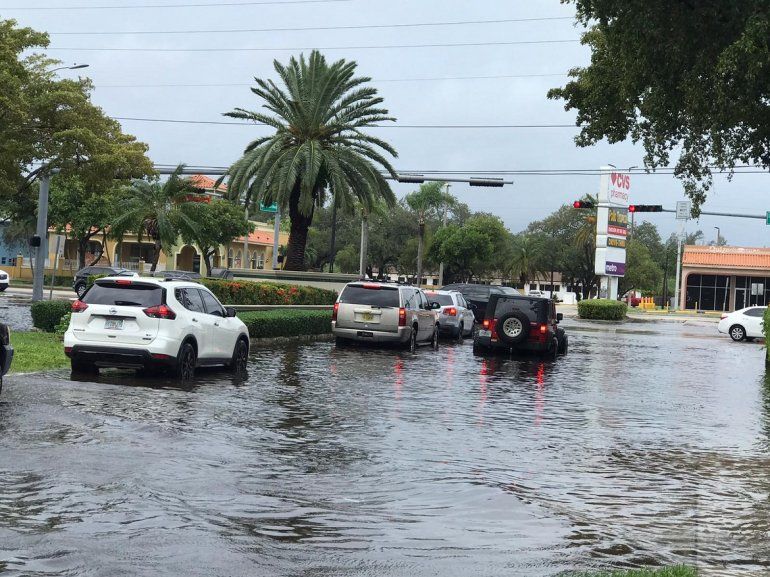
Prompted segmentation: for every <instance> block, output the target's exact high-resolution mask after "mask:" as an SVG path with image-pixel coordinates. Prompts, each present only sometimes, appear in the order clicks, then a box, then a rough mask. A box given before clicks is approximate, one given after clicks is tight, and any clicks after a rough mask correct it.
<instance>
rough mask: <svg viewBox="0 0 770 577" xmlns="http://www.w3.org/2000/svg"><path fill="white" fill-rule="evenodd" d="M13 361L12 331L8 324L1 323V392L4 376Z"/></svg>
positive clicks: (0, 390)
mask: <svg viewBox="0 0 770 577" xmlns="http://www.w3.org/2000/svg"><path fill="white" fill-rule="evenodd" d="M11 361H13V347H12V346H11V331H10V329H8V325H6V324H4V323H0V392H2V390H3V377H4V376H5V374H6V373H7V372H8V371H9V370H10V368H11Z"/></svg>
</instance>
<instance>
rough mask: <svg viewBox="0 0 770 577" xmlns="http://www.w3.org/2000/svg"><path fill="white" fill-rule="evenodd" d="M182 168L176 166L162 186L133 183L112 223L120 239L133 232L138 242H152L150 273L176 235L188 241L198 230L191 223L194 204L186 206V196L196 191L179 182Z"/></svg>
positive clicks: (184, 180)
mask: <svg viewBox="0 0 770 577" xmlns="http://www.w3.org/2000/svg"><path fill="white" fill-rule="evenodd" d="M183 169H184V165H179V166H178V167H177V168H176V170H174V172H173V173H172V174H171V176H169V178H168V180H167V181H166V182H164V183H160V182H158V181H147V180H135V181H134V182H133V184H132V185H131V187H130V188H129V189H128V190H127V191H126V193H127V196H126V199H125V201H124V202H123V203H122V206H121V214H120V215H119V216H118V217H117V218H115V220H114V222H113V226H112V229H113V234H114V235H115V236H116V237H117V238H122V236H123V235H125V234H126V233H127V232H129V231H131V232H135V233H136V234H137V236H138V237H139V240H140V241H141V240H142V238H143V237H147V238H149V239H151V240H152V241H153V244H154V248H155V250H154V253H153V259H152V267H151V268H150V270H151V271H153V272H154V271H155V270H156V269H157V267H158V259H159V258H160V253H161V252H162V251H166V253H167V254H168V252H169V251H170V250H171V247H172V246H173V245H174V244H175V243H176V240H177V238H179V236H180V235H187V236H188V238H191V237H192V236H193V235H194V234H195V231H196V230H197V228H198V225H197V223H196V222H195V217H196V212H195V209H196V206H197V205H198V203H197V202H190V201H189V197H190V195H196V194H198V192H197V189H196V188H195V187H194V186H193V185H192V184H190V182H188V181H187V180H186V179H184V178H182V177H181V175H182V170H183Z"/></svg>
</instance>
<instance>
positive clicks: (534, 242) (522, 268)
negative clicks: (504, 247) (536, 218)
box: [509, 234, 547, 289]
mask: <svg viewBox="0 0 770 577" xmlns="http://www.w3.org/2000/svg"><path fill="white" fill-rule="evenodd" d="M538 241H539V239H538V238H536V237H535V236H533V235H528V234H521V235H518V236H515V237H514V238H513V250H512V251H511V261H510V269H509V270H510V275H511V281H517V282H519V283H521V284H522V285H524V288H525V289H526V287H527V285H528V284H529V281H530V280H531V279H533V278H536V277H537V276H538V275H539V274H541V273H543V274H544V273H545V272H546V269H547V267H546V266H544V263H543V256H544V255H543V245H542V243H541V242H538Z"/></svg>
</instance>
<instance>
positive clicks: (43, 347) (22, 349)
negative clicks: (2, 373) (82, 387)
mask: <svg viewBox="0 0 770 577" xmlns="http://www.w3.org/2000/svg"><path fill="white" fill-rule="evenodd" d="M11 345H13V349H14V354H13V363H11V371H10V372H11V373H33V372H35V371H45V370H50V369H63V368H66V367H69V359H68V358H67V357H66V356H64V345H63V344H62V342H61V339H60V338H59V337H57V336H56V335H54V334H50V333H19V332H12V333H11Z"/></svg>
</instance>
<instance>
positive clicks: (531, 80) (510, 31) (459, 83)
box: [0, 0, 770, 246]
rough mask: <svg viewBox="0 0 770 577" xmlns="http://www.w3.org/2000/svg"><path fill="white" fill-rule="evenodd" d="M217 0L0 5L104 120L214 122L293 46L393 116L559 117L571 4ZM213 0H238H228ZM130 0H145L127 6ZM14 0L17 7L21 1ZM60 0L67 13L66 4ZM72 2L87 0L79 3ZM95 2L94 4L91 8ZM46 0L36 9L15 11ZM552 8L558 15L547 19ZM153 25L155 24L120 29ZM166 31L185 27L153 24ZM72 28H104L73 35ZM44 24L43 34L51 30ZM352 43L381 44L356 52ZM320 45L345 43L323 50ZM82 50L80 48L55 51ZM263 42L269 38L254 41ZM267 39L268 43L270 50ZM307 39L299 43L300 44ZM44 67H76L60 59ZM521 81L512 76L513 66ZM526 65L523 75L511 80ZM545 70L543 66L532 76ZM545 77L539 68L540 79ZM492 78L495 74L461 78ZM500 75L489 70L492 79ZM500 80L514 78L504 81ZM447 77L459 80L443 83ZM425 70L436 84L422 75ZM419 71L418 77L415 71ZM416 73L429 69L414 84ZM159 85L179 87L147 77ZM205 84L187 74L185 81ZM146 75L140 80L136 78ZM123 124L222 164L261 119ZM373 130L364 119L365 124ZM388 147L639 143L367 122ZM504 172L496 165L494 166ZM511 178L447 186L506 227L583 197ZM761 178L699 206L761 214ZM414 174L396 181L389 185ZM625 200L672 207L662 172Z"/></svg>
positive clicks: (186, 156)
mask: <svg viewBox="0 0 770 577" xmlns="http://www.w3.org/2000/svg"><path fill="white" fill-rule="evenodd" d="M265 1H266V0H261V2H263V3H262V4H258V3H257V2H252V3H251V4H250V5H246V3H245V0H226V1H223V2H220V3H217V5H216V6H194V7H192V6H186V7H179V6H177V7H161V8H158V7H147V6H148V5H154V6H157V5H159V4H160V5H168V4H214V3H215V1H214V0H124V1H123V2H122V4H121V6H122V7H119V8H116V9H105V8H103V7H105V6H118V3H117V2H115V0H1V1H0V17H2V18H14V19H16V20H17V21H18V22H19V23H20V24H23V25H27V26H31V27H33V28H35V29H38V30H43V31H47V32H49V33H51V50H50V52H49V53H50V55H51V56H53V57H56V58H59V59H61V60H63V61H64V62H66V63H74V62H78V63H80V62H84V63H88V64H90V67H89V68H88V69H87V70H82V71H79V72H83V73H87V75H88V76H89V77H90V78H92V79H93V82H94V84H95V87H96V88H95V91H94V95H93V98H94V101H95V102H96V103H97V104H99V105H100V106H102V107H103V108H104V110H105V112H106V113H107V114H109V115H111V116H115V117H137V118H152V119H180V120H200V121H215V122H216V121H227V120H228V119H226V118H223V117H222V116H221V113H223V112H226V111H229V110H231V109H233V108H234V107H243V108H247V109H256V108H258V107H259V102H258V101H257V99H256V97H255V96H254V95H253V94H252V93H251V92H250V91H249V89H248V86H249V83H251V82H252V79H253V77H254V76H258V77H272V78H275V73H274V70H273V67H272V61H273V59H279V60H281V61H286V60H287V59H288V58H289V56H290V55H292V54H299V53H300V52H301V49H308V48H312V47H318V48H325V50H323V52H324V53H325V54H326V55H327V58H329V59H337V58H346V59H354V60H356V61H357V62H358V63H359V72H360V74H362V75H367V76H371V77H372V78H373V82H374V84H375V86H377V88H378V89H379V90H380V93H381V94H382V96H383V97H384V98H385V103H386V106H387V107H388V108H389V109H390V111H391V113H392V114H393V115H394V116H395V117H397V119H398V124H400V125H415V124H419V125H426V124H427V125H457V124H483V125H512V124H514V125H515V124H529V125H531V124H573V122H574V116H573V115H572V114H571V113H567V112H565V111H564V109H563V104H562V103H561V102H557V101H549V100H547V99H546V96H545V95H546V92H547V90H548V89H549V88H551V87H554V86H558V85H560V84H563V83H564V82H565V81H566V72H567V70H568V69H569V68H570V67H573V66H580V65H585V64H587V63H588V61H589V56H590V54H589V51H588V50H587V49H586V48H585V47H583V46H581V45H580V44H579V43H578V42H576V40H577V39H578V38H579V34H580V29H579V28H577V27H576V26H575V24H574V21H573V19H572V16H573V14H574V12H573V9H572V6H571V5H566V6H565V5H562V4H560V3H559V1H558V0H474V1H473V2H468V1H467V0H420V1H419V2H416V1H414V0H410V1H408V0H387V1H385V0H340V1H336V2H329V1H325V0H315V1H312V2H296V0H295V2H292V0H282V1H276V2H273V3H272V4H267V3H264V2H265ZM227 4H241V5H240V6H237V5H236V6H234V5H229V6H228V5H227ZM141 6H145V7H141ZM22 7H24V8H25V9H22ZM73 7H75V9H73ZM85 7H87V9H86V8H85ZM99 7H102V8H99ZM30 8H46V9H30ZM560 17H561V19H559V18H560ZM532 18H548V20H534V21H533V20H530V21H521V22H498V23H486V24H461V25H440V26H420V27H398V28H367V29H346V30H302V31H297V30H294V31H280V32H278V31H276V32H246V33H235V32H229V33H217V31H218V30H219V31H221V30H231V29H264V28H272V29H275V28H307V27H335V26H361V25H367V26H371V25H389V24H415V23H422V24H424V23H446V22H459V21H479V20H511V19H532ZM138 31H143V32H151V31H160V32H166V33H165V34H136V32H138ZM170 31H192V32H190V33H185V34H169V33H168V32H170ZM73 32H118V33H119V34H106V35H102V34H99V35H95V34H92V35H81V34H62V33H73ZM56 33H59V34H56ZM545 40H548V41H553V40H574V41H575V42H559V43H540V44H508V45H505V44H496V45H485V46H467V45H466V46H455V47H435V46H433V47H419V48H405V47H397V48H394V47H393V46H394V45H401V46H403V45H414V44H421V45H425V44H448V43H455V44H468V43H495V42H496V43H501V42H505V43H510V42H522V41H545ZM367 46H370V47H371V46H390V48H370V49H366V48H363V47H367ZM332 47H350V48H346V49H334V50H332V49H330V48H332ZM73 48H88V49H90V50H88V51H86V50H71V49H73ZM105 48H112V49H115V48H121V49H126V48H143V49H154V48H161V49H166V50H168V49H186V48H190V49H197V50H199V49H225V48H257V49H259V50H253V51H211V52H205V51H195V52H184V51H181V52H180V51H114V50H112V51H107V50H101V49H105ZM266 49H269V50H266ZM272 49H278V50H272ZM307 51H308V50H305V52H307ZM60 74H62V75H70V74H73V75H74V74H77V72H75V71H63V72H61V73H60ZM521 75H524V77H515V76H521ZM526 75H536V76H526ZM546 75H548V76H546ZM551 75H552V76H551ZM478 76H494V77H497V78H488V79H478V78H476V79H468V78H467V77H478ZM503 76H504V77H505V78H501V77H503ZM512 76H514V77H512ZM457 77H466V78H462V79H458V78H457ZM436 78H438V80H436ZM415 79H423V80H415ZM426 79H429V80H426ZM159 84H165V85H168V84H172V85H188V86H161V87H159V86H157V85H159ZM196 84H198V85H200V84H205V85H210V86H189V85H196ZM148 85H154V86H148ZM122 124H123V128H124V130H125V131H126V132H129V133H132V134H134V135H136V136H137V137H138V138H139V139H140V140H143V141H145V142H147V143H148V144H149V145H150V156H151V158H152V160H153V161H155V162H156V163H160V164H176V163H178V162H184V163H186V164H188V165H207V166H225V165H229V164H230V163H232V162H233V161H234V160H235V159H236V158H237V157H238V156H239V155H240V153H241V152H242V151H243V148H244V146H245V145H246V144H247V143H248V142H249V141H250V140H251V139H253V138H255V137H256V136H258V135H260V134H263V133H264V132H265V130H266V129H265V128H263V127H251V126H227V125H205V124H197V125H196V124H170V123H151V122H139V121H134V120H125V121H122ZM373 132H375V131H373ZM376 134H377V135H378V136H381V137H383V138H385V139H387V140H388V141H390V142H391V143H392V144H393V145H394V146H395V148H396V149H397V150H398V152H399V158H398V159H396V160H395V161H394V165H395V166H396V168H397V169H398V170H400V171H416V172H420V171H437V170H442V171H510V170H540V169H551V170H552V169H595V168H598V167H599V166H601V165H603V164H606V163H612V164H614V165H615V166H617V167H630V166H637V165H638V166H640V165H642V156H643V151H642V149H641V147H638V146H637V147H635V146H633V145H631V144H629V143H624V144H621V145H614V146H610V145H607V144H606V143H602V144H600V145H597V146H595V147H592V148H586V149H580V148H577V147H576V146H575V145H574V143H573V140H572V139H573V137H574V135H575V134H576V129H575V128H572V127H566V128H562V127H552V128H542V127H541V128H472V129H467V128H466V129H458V128H408V127H401V128H397V127H390V128H381V129H376ZM506 178H508V177H506ZM512 178H513V180H515V184H514V185H513V186H507V187H505V188H504V189H479V188H470V187H468V186H466V185H456V186H454V187H453V189H452V192H453V193H454V194H455V195H457V196H458V197H459V198H460V199H461V200H462V201H463V202H466V203H468V204H469V205H470V207H471V208H472V209H473V210H479V211H489V212H493V213H495V214H497V215H499V216H500V217H501V218H503V220H504V221H505V222H506V224H507V225H508V226H509V227H510V229H511V230H513V231H514V232H515V231H519V230H521V229H523V228H525V227H526V225H527V224H528V223H529V222H530V221H531V220H535V219H539V218H542V217H544V216H546V215H547V214H548V213H550V212H551V211H553V210H555V209H556V208H558V207H559V206H560V205H561V204H563V203H565V202H571V201H573V200H575V199H577V198H578V197H580V196H581V195H583V194H585V193H595V192H596V190H597V188H598V184H599V177H598V176H593V175H592V176H552V175H551V176H534V175H533V176H514V177H512ZM768 184H770V178H768V174H767V173H764V174H745V175H737V176H735V178H734V180H733V181H732V182H727V181H726V180H725V179H724V178H722V177H717V179H716V184H715V187H714V189H713V191H712V192H711V194H710V195H709V199H708V201H707V203H706V205H705V207H704V210H712V211H733V212H745V213H754V214H763V213H764V212H765V211H766V210H770V200H768V199H767V196H768V195H767V193H768V190H769V188H768ZM413 186H414V185H412V186H409V185H403V184H402V185H396V192H397V194H398V195H399V196H402V195H404V194H405V193H407V192H409V191H410V190H412V188H413ZM631 198H632V202H636V203H646V204H653V203H657V204H664V205H665V206H666V207H671V208H673V207H674V204H675V202H676V201H677V200H681V199H682V189H681V185H680V184H679V182H678V181H676V180H675V179H674V178H673V177H671V176H668V175H650V176H646V175H640V176H635V177H633V179H632V196H631ZM647 218H649V219H650V220H651V221H652V222H655V223H656V224H657V225H658V226H659V228H660V229H661V232H662V233H663V234H664V235H667V234H668V233H670V232H672V231H673V230H674V229H675V226H676V225H675V221H674V217H673V215H670V214H665V213H664V214H661V215H652V216H648V217H647ZM714 226H719V227H721V231H722V235H723V236H724V237H726V238H727V239H728V241H729V242H730V243H731V244H740V245H745V246H765V245H767V244H768V243H767V240H766V239H767V238H768V232H769V230H768V228H769V227H767V226H766V225H765V223H764V221H761V220H749V219H731V218H716V217H703V218H702V219H701V221H700V222H699V223H694V222H690V223H689V224H688V230H694V229H696V228H700V229H702V230H703V231H704V233H705V235H706V238H707V240H709V239H713V238H714V237H715V235H716V231H715V230H714Z"/></svg>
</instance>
